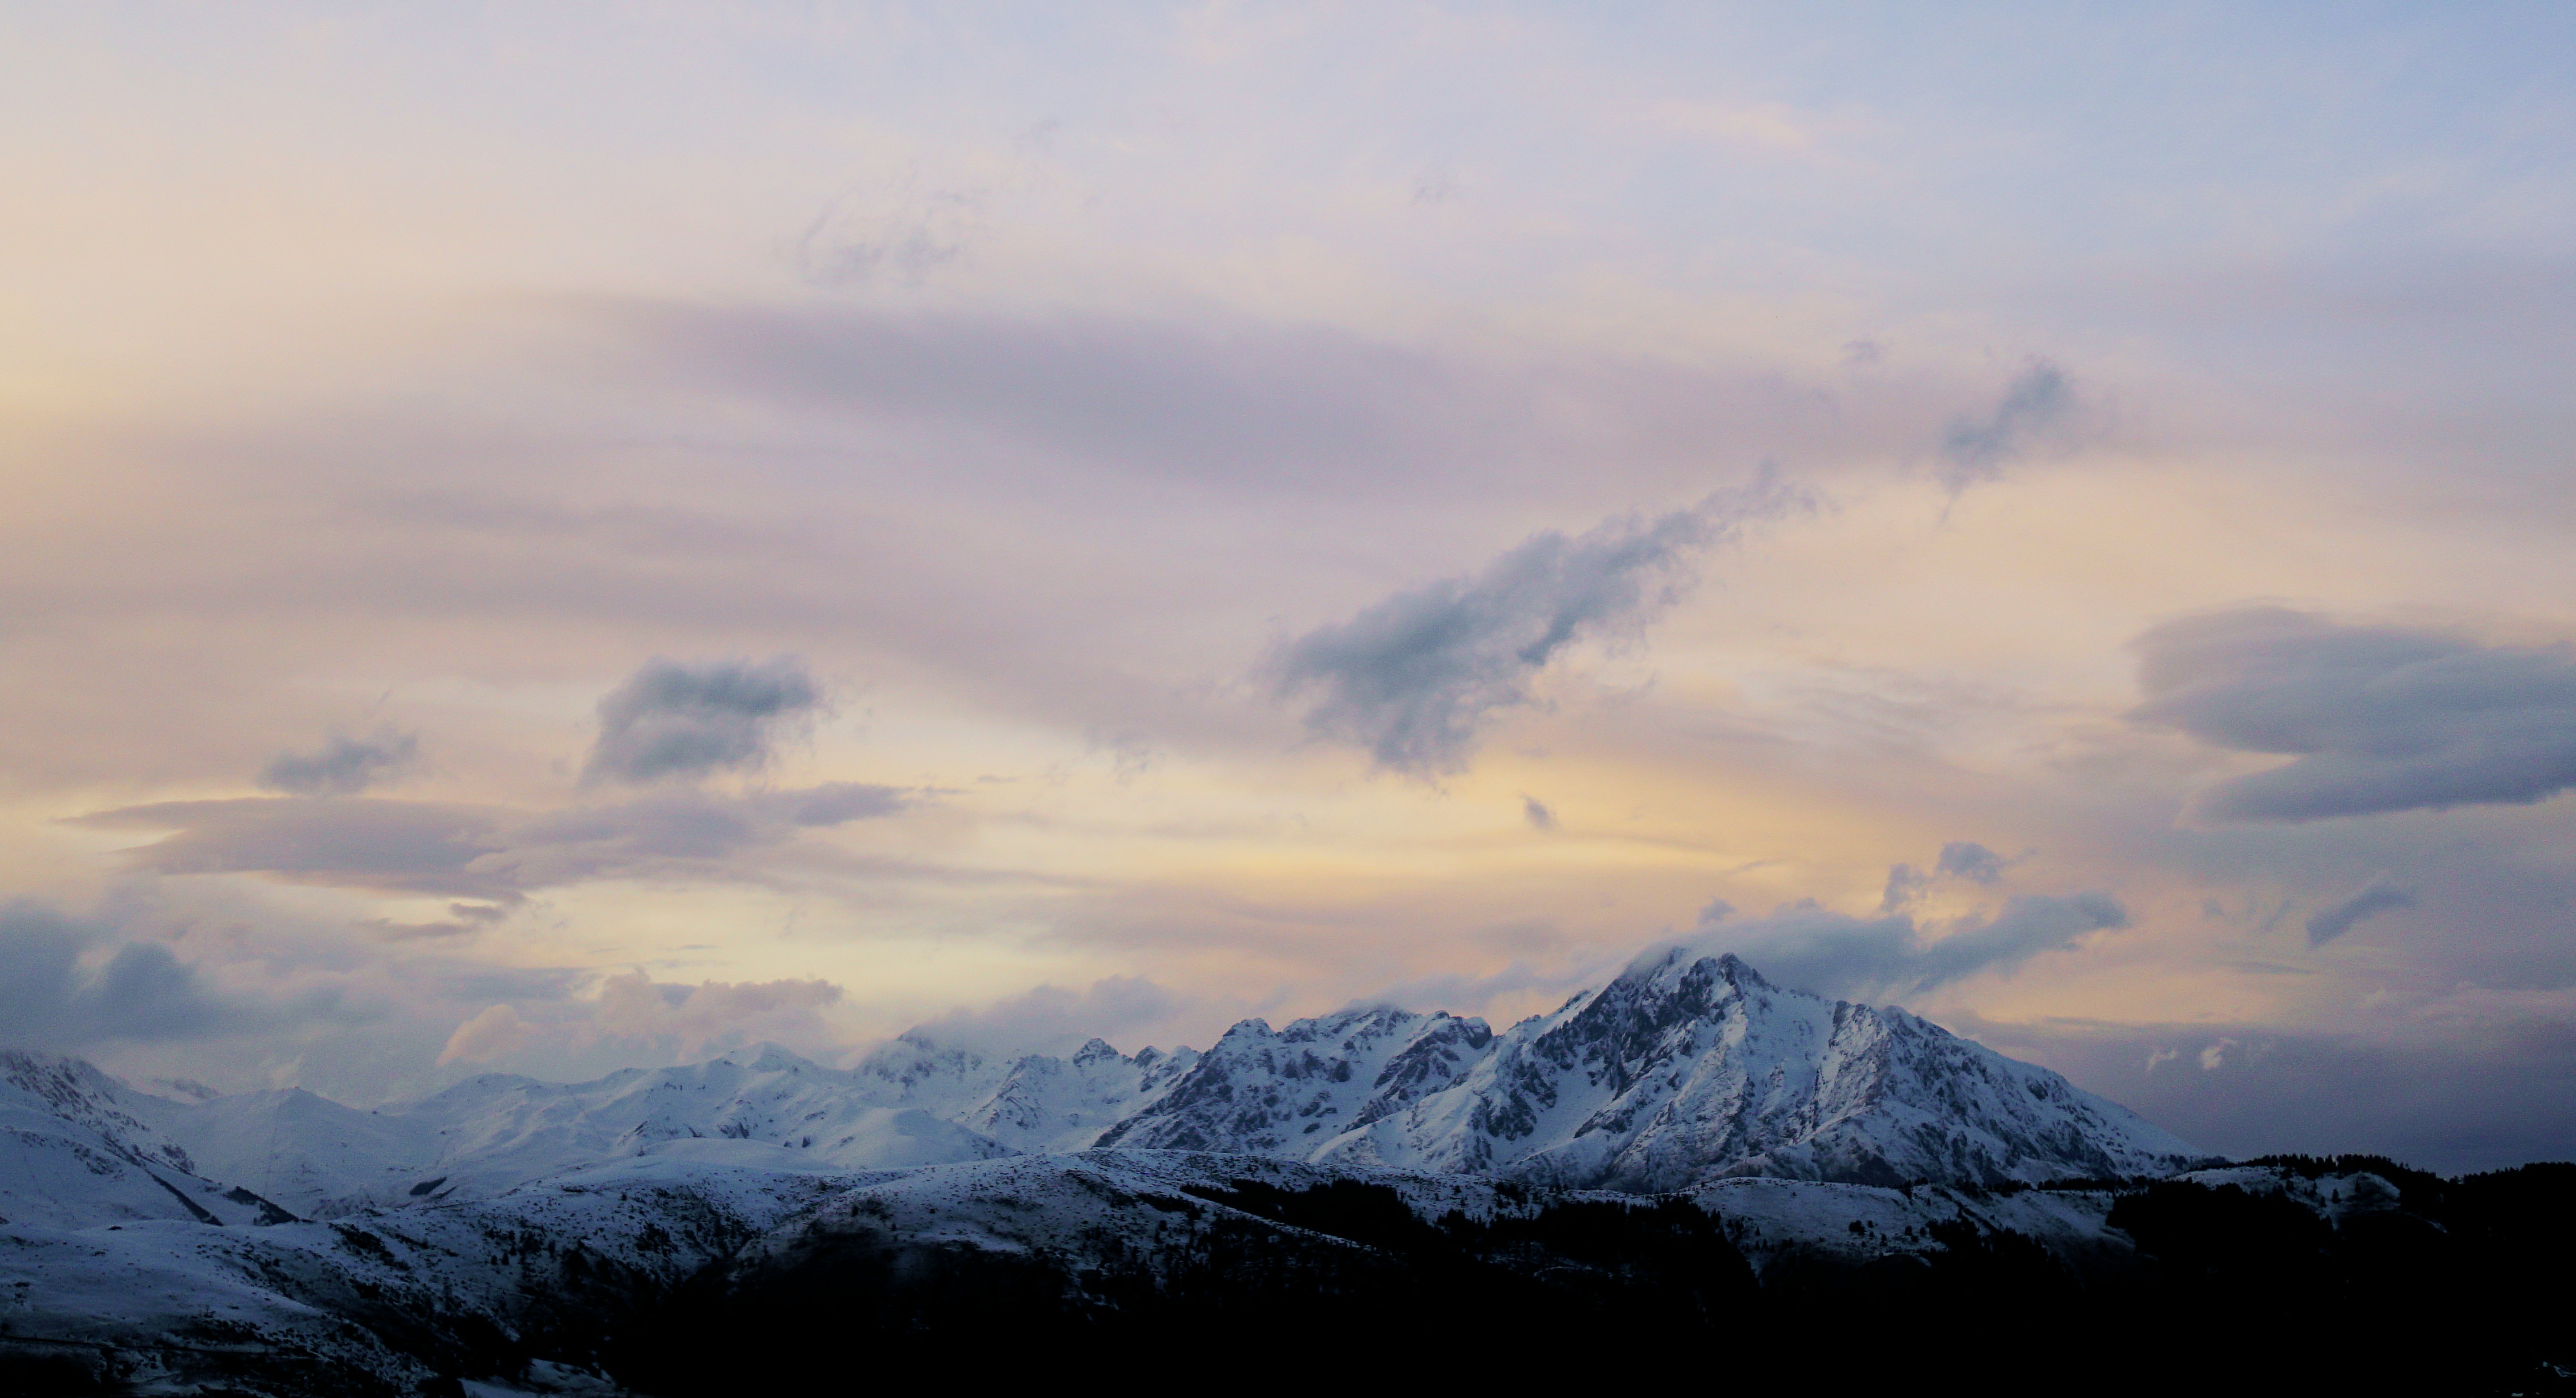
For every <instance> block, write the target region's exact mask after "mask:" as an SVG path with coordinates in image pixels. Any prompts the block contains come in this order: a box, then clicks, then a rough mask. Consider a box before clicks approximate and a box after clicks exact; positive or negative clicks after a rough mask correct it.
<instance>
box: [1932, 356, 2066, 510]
mask: <svg viewBox="0 0 2576 1398" xmlns="http://www.w3.org/2000/svg"><path fill="white" fill-rule="evenodd" d="M2074 413H2075V390H2074V387H2073V386H2072V385H2071V384H2069V383H2068V382H2067V379H2066V374H2065V372H2064V371H2062V370H2060V369H2059V368H2058V367H2057V366H2056V365H2054V364H2051V363H2049V362H2048V361H2047V360H2045V359H2034V360H2032V361H2031V362H2030V365H2029V367H2028V368H2025V369H2023V370H2022V372H2021V373H2020V374H2019V375H2018V376H2016V377H2015V378H2014V379H2013V381H2012V382H2011V383H2010V384H2008V385H2006V386H2005V388H2004V396H2003V398H2002V399H2001V401H1999V402H1997V403H1996V404H1995V407H1994V411H1992V412H1990V413H1987V414H1986V415H1984V416H1983V417H1974V418H1960V419H1959V420H1957V421H1955V422H1953V423H1951V424H1950V429H1949V431H1947V432H1945V433H1943V434H1942V436H1941V466H1940V471H1939V476H1940V480H1941V484H1942V485H1944V486H1946V487H1948V488H1949V491H1950V493H1951V494H1953V495H1956V494H1958V493H1959V492H1960V491H1963V490H1965V489H1967V488H1968V487H1969V486H1972V485H1975V484H1976V483H1977V482H1979V481H1990V480H1993V479H1995V478H1996V477H1997V476H2000V475H2002V474H2003V468H2004V466H2005V464H2006V463H2008V462H2010V461H2012V460H2014V459H2015V458H2017V457H2020V456H2021V455H2023V454H2024V453H2026V452H2028V451H2030V450H2031V449H2032V448H2033V447H2034V446H2036V445H2038V444H2039V443H2040V442H2041V441H2043V440H2044V439H2045V438H2046V437H2047V436H2048V435H2049V434H2050V433H2052V432H2055V431H2058V430H2059V429H2062V428H2063V427H2064V426H2065V425H2066V424H2067V422H2068V421H2069V419H2071V418H2072V417H2073V416H2074Z"/></svg>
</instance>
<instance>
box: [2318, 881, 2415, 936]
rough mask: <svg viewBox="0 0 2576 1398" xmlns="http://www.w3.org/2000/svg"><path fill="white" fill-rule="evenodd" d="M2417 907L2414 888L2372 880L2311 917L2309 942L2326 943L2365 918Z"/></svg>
mask: <svg viewBox="0 0 2576 1398" xmlns="http://www.w3.org/2000/svg"><path fill="white" fill-rule="evenodd" d="M2414 906H2415V891H2414V890H2413V889H2408V888H2398V887H2396V886H2394V885H2392V884H2390V883H2388V882H2387V881H2386V880H2385V879H2372V880H2371V881H2370V882H2369V883H2366V884H2364V885H2362V886H2361V887H2360V888H2359V889H2358V890H2356V891H2354V893H2353V894H2352V896H2350V897H2348V898H2343V899H2339V900H2337V901H2336V902H2335V903H2334V905H2333V906H2331V907H2327V908H2321V909H2319V910H2318V911H2317V912H2316V913H2315V914H2314V915H2312V916H2311V917H2309V919H2308V945H2309V946H2312V947H2321V946H2324V945H2325V944H2326V943H2328V942H2331V941H2333V940H2334V939H2335V938H2337V937H2340V936H2342V935H2343V934H2345V933H2346V932H2349V931H2351V930H2352V929H2353V928H2354V926H2355V925H2357V924H2358V923H2360V922H2361V920H2362V919H2364V918H2368V917H2375V916H2377V915H2379V914H2381V913H2385V912H2393V911H2395V910H2396V909H2399V908H2411V907H2414Z"/></svg>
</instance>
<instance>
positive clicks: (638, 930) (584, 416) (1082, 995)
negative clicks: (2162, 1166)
mask: <svg viewBox="0 0 2576 1398" xmlns="http://www.w3.org/2000/svg"><path fill="white" fill-rule="evenodd" d="M2571 54H2576V12H2570V11H2568V10H2566V9H2565V8H2564V7H2554V6H2545V5H2504V4H2495V5H2483V4H2470V5H2458V6H2444V7H2425V6H2393V5H2366V4H2354V5H2338V6H2331V7H2328V6H2306V5H2295V6H2294V5H2230V6H2220V5H2205V6H2194V5H2172V6H2158V7H2153V8H2152V12H2149V11H2147V10H2142V9H2139V8H2137V7H2104V6H2034V5H1961V6H1943V7H1924V6H1899V5H1885V6H1878V5H1835V4H1817V5H1804V6H1778V7H1758V8H1756V7H1742V6H1731V5H1723V4H1691V5H1675V6H1657V5H1651V4H1640V5H1628V6H1617V7H1601V6H1574V5H1558V6H1543V5H1508V4H1497V5H1480V6H1454V5H1432V4H1414V3H1404V0H1394V2H1393V3H1372V4H1367V5H1359V4H1352V5H1333V4H1304V5H1274V6H1236V5H1227V4H1207V5H1199V4H1188V5H1157V4H1134V5H1119V6H1079V7H1073V6H1068V7H1047V6H991V7H982V6H974V5H959V4H947V5H938V6H929V5H903V4H886V5H829V4H793V5H791V4H776V5H763V4H741V5H729V6H716V5H689V4H629V5H616V6H601V5H583V4H571V3H567V4H561V5H549V6H543V7H524V6H498V5H493V6H477V5H472V4H444V5H406V4H369V5H355V4H346V5H310V6H307V5H293V4H268V5H255V6H216V5H152V6H141V5H118V4H100V5H89V6H77V7H73V6H50V7H39V6H29V7H18V8H16V9H13V10H12V11H11V12H10V13H9V14H8V15H7V16H6V17H0V127H5V129H6V130H7V131H8V132H10V133H11V134H10V139H7V140H5V141H0V179H5V190H6V193H5V194H0V473H5V480H6V483H7V485H6V490H7V495H6V498H7V499H8V501H9V504H10V508H9V509H7V510H6V511H0V597H5V598H6V606H5V608H0V673H5V674H6V675H7V677H8V682H7V683H6V684H4V685H0V1023H5V1024H6V1025H7V1026H8V1037H11V1038H13V1039H16V1040H21V1041H24V1042H27V1043H30V1044H34V1045H37V1046H41V1047H47V1048H53V1049H59V1050H62V1051H68V1052H77V1053H82V1054H86V1055H88V1056H90V1057H92V1058H94V1059H96V1060H97V1061H98V1062H100V1063H101V1064H103V1065H105V1066H107V1067H109V1068H110V1069H111V1070H114V1071H118V1072H121V1073H125V1074H127V1075H129V1076H131V1077H133V1078H135V1079H136V1080H138V1081H149V1080H156V1079H163V1078H177V1077H185V1078H190V1079H194V1080H199V1081H203V1082H206V1083H209V1084H211V1085H213V1086H215V1087H217V1088H219V1089H222V1090H228V1091H230V1090H245V1089H252V1088H264V1087H276V1086H290V1085H301V1086H304V1087H308V1088H311V1089H313V1090H315V1091H318V1092H323V1093H326V1094H328V1095H332V1096H335V1097H338V1098H341V1099H342V1100H346V1101H352V1102H359V1103H365V1102H373V1101H381V1100H386V1099H389V1098H395V1097H400V1096H404V1095H408V1094H413V1093H418V1092H424V1091H428V1090H431V1089H434V1088H436V1087H438V1086H440V1085H442V1084H444V1083H446V1082H449V1081H453V1080H455V1079H457V1078H459V1077H462V1076H464V1075H467V1074H470V1073H474V1072H483V1071H494V1070H501V1071H511V1072H522V1073H528V1074H532V1075H535V1076H541V1077H548V1078H557V1079H567V1078H578V1077H587V1076H592V1075H595V1074H597V1073H600V1072H604V1071H608V1070H610V1069H613V1068H616V1067H620V1066H627V1065H651V1064H661V1063H669V1062H674V1061H682V1060H687V1059H692V1058H697V1057H703V1056H706V1055H710V1054H714V1053H719V1052H723V1051H726V1050H727V1049H729V1048H732V1047H736V1046H740V1045H743V1044H747V1043H752V1042H758V1041H762V1040H770V1041H775V1042H778V1043H781V1044H784V1045H786V1046H788V1047H790V1048H793V1049H796V1050H797V1051H799V1052H804V1053H808V1054H810V1055H813V1056H815V1057H817V1058H818V1059H821V1060H823V1061H828V1062H836V1063H848V1062H851V1061H854V1060H855V1058H856V1057H857V1056H858V1055H860V1054H862V1053H863V1052H865V1051H866V1049H867V1047H868V1046H869V1045H870V1044H872V1043H875V1042H878V1041H881V1040H882V1039H883V1038H884V1037H886V1036H888V1035H891V1034H894V1033H896V1032H899V1031H901V1030H903V1029H905V1028H906V1027H908V1026H913V1025H927V1026H928V1031H927V1032H930V1033H932V1034H934V1035H937V1036H944V1037H945V1038H947V1039H949V1040H951V1041H953V1042H959V1043H969V1044H974V1045H978V1046H981V1047H984V1048H986V1049H988V1050H989V1051H992V1052H997V1053H999V1052H1012V1051H1020V1050H1031V1049H1038V1050H1051V1051H1060V1050H1062V1049H1065V1048H1069V1047H1071V1046H1072V1045H1074V1044H1078V1043H1079V1042H1081V1040H1082V1039H1083V1038H1085V1037H1088V1036H1090V1035H1094V1034H1098V1035H1101V1036H1104V1037H1107V1038H1109V1039H1110V1040H1111V1041H1112V1042H1114V1043H1116V1044H1117V1045H1118V1046H1119V1047H1121V1048H1123V1049H1128V1050H1133V1049H1135V1048H1137V1047H1141V1046H1142V1045H1144V1044H1146V1043H1149V1042H1150V1043H1156V1044H1161V1045H1165V1046H1169V1045H1171V1044H1173V1043H1176V1042H1188V1043H1195V1044H1201V1045H1204V1044H1205V1043H1207V1042H1209V1041H1210V1040H1212V1039H1213V1038H1214V1037H1215V1035H1216V1034H1218V1033H1220V1032H1222V1030H1223V1029H1224V1027H1225V1026H1226V1025H1227V1024H1229V1023H1232V1022H1233V1021H1235V1020H1237V1019H1240V1018H1243V1017H1247V1016H1254V1015H1258V1016H1263V1017H1267V1018H1269V1019H1271V1020H1272V1021H1273V1022H1274V1023H1275V1022H1280V1021H1282V1020H1284V1019H1286V1018H1292V1017H1296V1016H1300V1015H1308V1014H1316V1013H1321V1012H1325V1011H1328V1010H1331V1009H1334V1008H1336V1007H1339V1006H1342V1005H1346V1004H1350V1003H1353V1002H1356V1001H1389V1002H1393V1003H1399V1004H1404V1005H1408V1006H1411V1007H1414V1008H1417V1009H1423V1010H1430V1009H1447V1010H1450V1011H1453V1012H1457V1013H1471V1014H1480V1015H1483V1016H1485V1017H1487V1018H1488V1019H1490V1020H1492V1021H1493V1022H1495V1023H1496V1024H1498V1025H1500V1024H1505V1023H1509V1022H1511V1021H1513V1020H1517V1019H1519V1018H1521V1017H1523V1016H1525V1015H1528V1014H1531V1013H1536V1012H1540V1011H1543V1010H1545V1009H1549V1008H1552V1007H1553V1006H1554V1005H1555V1004H1557V1003H1558V1002H1560V1001H1562V1000H1563V999H1564V997H1565V996H1567V995H1568V994H1570V993H1572V992H1573V991H1575V990H1577V989H1579V988H1581V987H1583V986H1585V985H1587V984H1592V983H1597V981H1598V980H1599V979H1601V978H1603V977H1605V976H1607V975H1609V974H1613V973H1615V972H1616V970H1617V969H1618V967H1619V966H1620V965H1622V964H1623V963H1624V962H1625V961H1626V960H1627V959H1628V958H1630V957H1631V956H1633V955H1634V954H1635V953H1636V952H1637V951H1639V950H1640V949H1641V948H1644V947H1646V946H1649V945H1653V944H1659V943H1666V942H1671V941H1674V940H1684V941H1688V942H1690V943H1692V944H1694V945H1701V946H1705V947H1707V948H1709V949H1711V950H1728V951H1735V952H1738V953H1739V954H1741V955H1743V956H1745V957H1746V958H1747V959H1748V960H1749V961H1751V962H1752V964H1754V965H1755V966H1756V967H1758V968H1760V969H1762V970H1763V971H1764V972H1765V973H1766V974H1767V975H1769V976H1771V977H1772V978H1773V979H1774V980H1777V981H1779V982H1781V983H1783V984H1788V985H1796V986H1800V987H1803V988H1809V989H1814V990H1817V991H1819V992H1821V993H1825V994H1830V995H1836V996H1840V997H1844V998H1852V999H1859V1000H1865V1001H1869V1002H1871V1003H1898V1004H1903V1005H1905V1006H1906V1007H1908V1008H1910V1009H1912V1010H1914V1011H1916V1012H1917V1013H1920V1014H1922V1015H1924V1016H1926V1017H1928V1018H1930V1019H1932V1020H1934V1021H1936V1022H1938V1023H1941V1024H1943V1025H1945V1026H1948V1027H1949V1028H1951V1029H1952V1030H1953V1031H1955V1032H1958V1033H1961V1034H1964V1035H1968V1036H1970V1037H1973V1038H1976V1039H1978V1040H1980V1041H1982V1042H1984V1043H1987V1044H1989V1045H1991V1046H1993V1047H1995V1048H1997V1049H1999V1050H2002V1051H2004V1052H2007V1053H2011V1054H2013V1055H2015V1056H2017V1057H2022V1058H2026V1059H2029V1060H2031V1061H2034V1062H2039V1063H2042V1064H2045V1065H2048V1066H2050V1067H2053V1068H2056V1069H2058V1070H2059V1071H2061V1072H2064V1073H2066V1074H2068V1075H2069V1076H2070V1077H2071V1078H2073V1079H2074V1080H2075V1081H2076V1082H2077V1083H2078V1084H2079V1085H2081V1086H2084V1087H2087V1088H2089V1089H2091V1090H2094V1091H2097V1092H2101V1093H2103V1094H2105V1095H2108V1096H2111V1097H2113V1098H2115V1099H2117V1100H2120V1101H2123V1102H2126V1103H2128V1104H2130V1105H2132V1106H2134V1107H2136V1108H2137V1109H2139V1110H2140V1111H2142V1112H2144V1113H2145V1114H2146V1115H2148V1116H2149V1117H2150V1118H2151V1119H2154V1120H2156V1121H2157V1122H2159V1123H2160V1124H2162V1125H2164V1126H2167V1127H2169V1128H2171V1129H2173V1130H2175V1131H2177V1132H2179V1133H2181V1134H2182V1135H2184V1136H2185V1137H2186V1138H2187V1139H2190V1140H2193V1141H2195V1142H2197V1143H2198V1144H2200V1145H2202V1146H2204V1147H2205V1148H2208V1149H2212V1150H2216V1151H2222V1152H2227V1153H2232V1154H2251V1153H2256V1152H2261V1151H2284V1150H2300V1151H2338V1150H2368V1151H2383V1152H2388V1153H2392V1154H2396V1155H2398V1156H2400V1157H2402V1158H2405V1159H2408V1160H2410V1161H2414V1162H2416V1163H2419V1164H2422V1165H2426V1166H2430V1167H2433V1168H2439V1169H2453V1170H2456V1169H2471V1168H2487V1167H2491V1166H2494V1165H2499V1164H2508V1163H2514V1162H2518V1161H2523V1160H2530V1159H2538V1158H2565V1157H2568V1156H2576V838H2571V837H2576V797H2571V796H2570V795H2569V794H2568V793H2569V790H2570V788H2571V787H2576V649H2571V642H2576V550H2571V549H2569V548H2568V547H2567V545H2566V540H2567V539H2568V537H2569V535H2570V531H2571V528H2576V490H2571V489H2569V488H2568V484H2569V479H2570V476H2571V469H2570V467H2571V462H2570V460H2569V448H2568V446H2567V443H2568V442H2569V441H2571V440H2576V432H2571V428H2576V421H2571V419H2576V396H2571V395H2570V394H2569V392H2568V391H2567V390H2568V387H2569V369H2570V366H2571V362H2572V357H2571V349H2576V346H2571V344H2570V338H2571V331H2570V327H2571V326H2576V255H2571V253H2570V251H2569V250H2570V248H2571V247H2576V239H2572V238H2571V234H2576V96H2571V93H2576V84H2571V83H2570V82H2569V78H2570V77H2571V74H2570V72H2569V69H2570V66H2571V62H2570V58H2569V55H2571Z"/></svg>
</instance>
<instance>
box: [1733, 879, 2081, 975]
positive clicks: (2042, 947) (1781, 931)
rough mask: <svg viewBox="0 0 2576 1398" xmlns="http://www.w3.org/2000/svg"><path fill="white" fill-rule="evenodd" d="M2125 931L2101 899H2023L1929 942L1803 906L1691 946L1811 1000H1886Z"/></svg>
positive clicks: (1896, 928) (1907, 930) (1903, 929)
mask: <svg viewBox="0 0 2576 1398" xmlns="http://www.w3.org/2000/svg"><path fill="white" fill-rule="evenodd" d="M2128 925H2129V912H2128V909H2126V908H2124V907H2122V906H2121V905H2120V902H2119V900H2118V899H2116V898H2113V897H2111V896H2110V895H2109V894H2107V893H2077V894H2073V895H2071V896H2063V897H2061V896H2053V895H2023V896H2020V897H2016V898H2014V899H2013V900H2011V901H2010V902H2008V903H2006V904H2005V905H2004V909H2003V911H2002V912H2001V913H1998V914H1996V915H1995V916H1994V917H1993V918H1991V919H1985V918H1966V919H1962V920H1960V921H1958V922H1956V923H1953V924H1951V925H1950V927H1949V929H1948V931H1947V933H1946V935H1944V936H1942V937H1940V938H1938V939H1937V940H1932V939H1927V938H1925V936H1924V935H1923V929H1921V928H1919V927H1917V926H1916V925H1915V922H1914V919H1913V918H1911V917H1908V916H1906V915H1904V914H1897V915H1894V916H1889V917H1878V918H1858V917H1853V916H1851V915H1849V914H1847V913H1838V912H1835V911H1833V910H1832V909H1829V908H1825V907H1821V906H1818V905H1817V904H1816V903H1815V902H1813V901H1811V900H1810V901H1801V902H1798V903H1792V904H1789V905H1787V906H1785V907H1782V908H1779V909H1776V910H1774V911H1773V912H1772V913H1771V914H1770V915H1769V916H1768V917H1763V918H1756V919H1752V920H1749V921H1745V922H1739V923H1730V924H1725V925H1723V926H1721V927H1719V928H1717V929H1715V930H1711V929H1708V928H1705V927H1703V929H1702V931H1701V932H1700V933H1699V934H1698V935H1696V936H1695V937H1694V938H1693V939H1692V943H1693V945H1694V946H1697V947H1701V948H1704V949H1706V950H1709V951H1731V952H1734V953H1735V954H1737V955H1738V956H1741V957H1743V958H1744V959H1745V960H1746V961H1747V962H1749V963H1751V964H1752V966H1753V967H1754V969H1756V970H1758V971H1760V972H1761V973H1762V974H1763V975H1764V976H1766V977H1768V978H1770V979H1771V980H1773V981H1777V982H1778V983H1780V984H1782V985H1787V986H1794V987H1797V988H1799V989H1802V990H1812V991H1815V992H1816V993H1818V994H1820V995H1835V996H1843V997H1853V996H1859V995H1862V994H1878V995H1891V996H1894V995H1911V994H1919V993H1921V992H1923V991H1926V990H1932V989H1935V988H1937V987H1940V986H1944V985H1948V984H1951V983H1952V982H1955V981H1961V980H1965V979H1967V978H1968V977H1970V976H1974V975H1977V974H1980V973H1982V972H1986V971H2007V972H2008V971H2011V970H2012V969H2013V968H2015V967H2017V966H2019V965H2021V964H2022V963H2023V962H2025V961H2028V960H2029V959H2030V958H2032V957H2034V956H2037V955H2039V954H2040V953H2042V952H2046V951H2055V950H2060V949H2062V948H2066V947H2071V946H2073V945H2075V944H2076V943H2077V942H2079V941H2081V940H2083V939H2084V938H2085V937H2087V936H2090V935H2091V934H2093V933H2095V932H2105V931H2113V930H2117V929H2119V928H2123V927H2127V926H2128Z"/></svg>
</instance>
